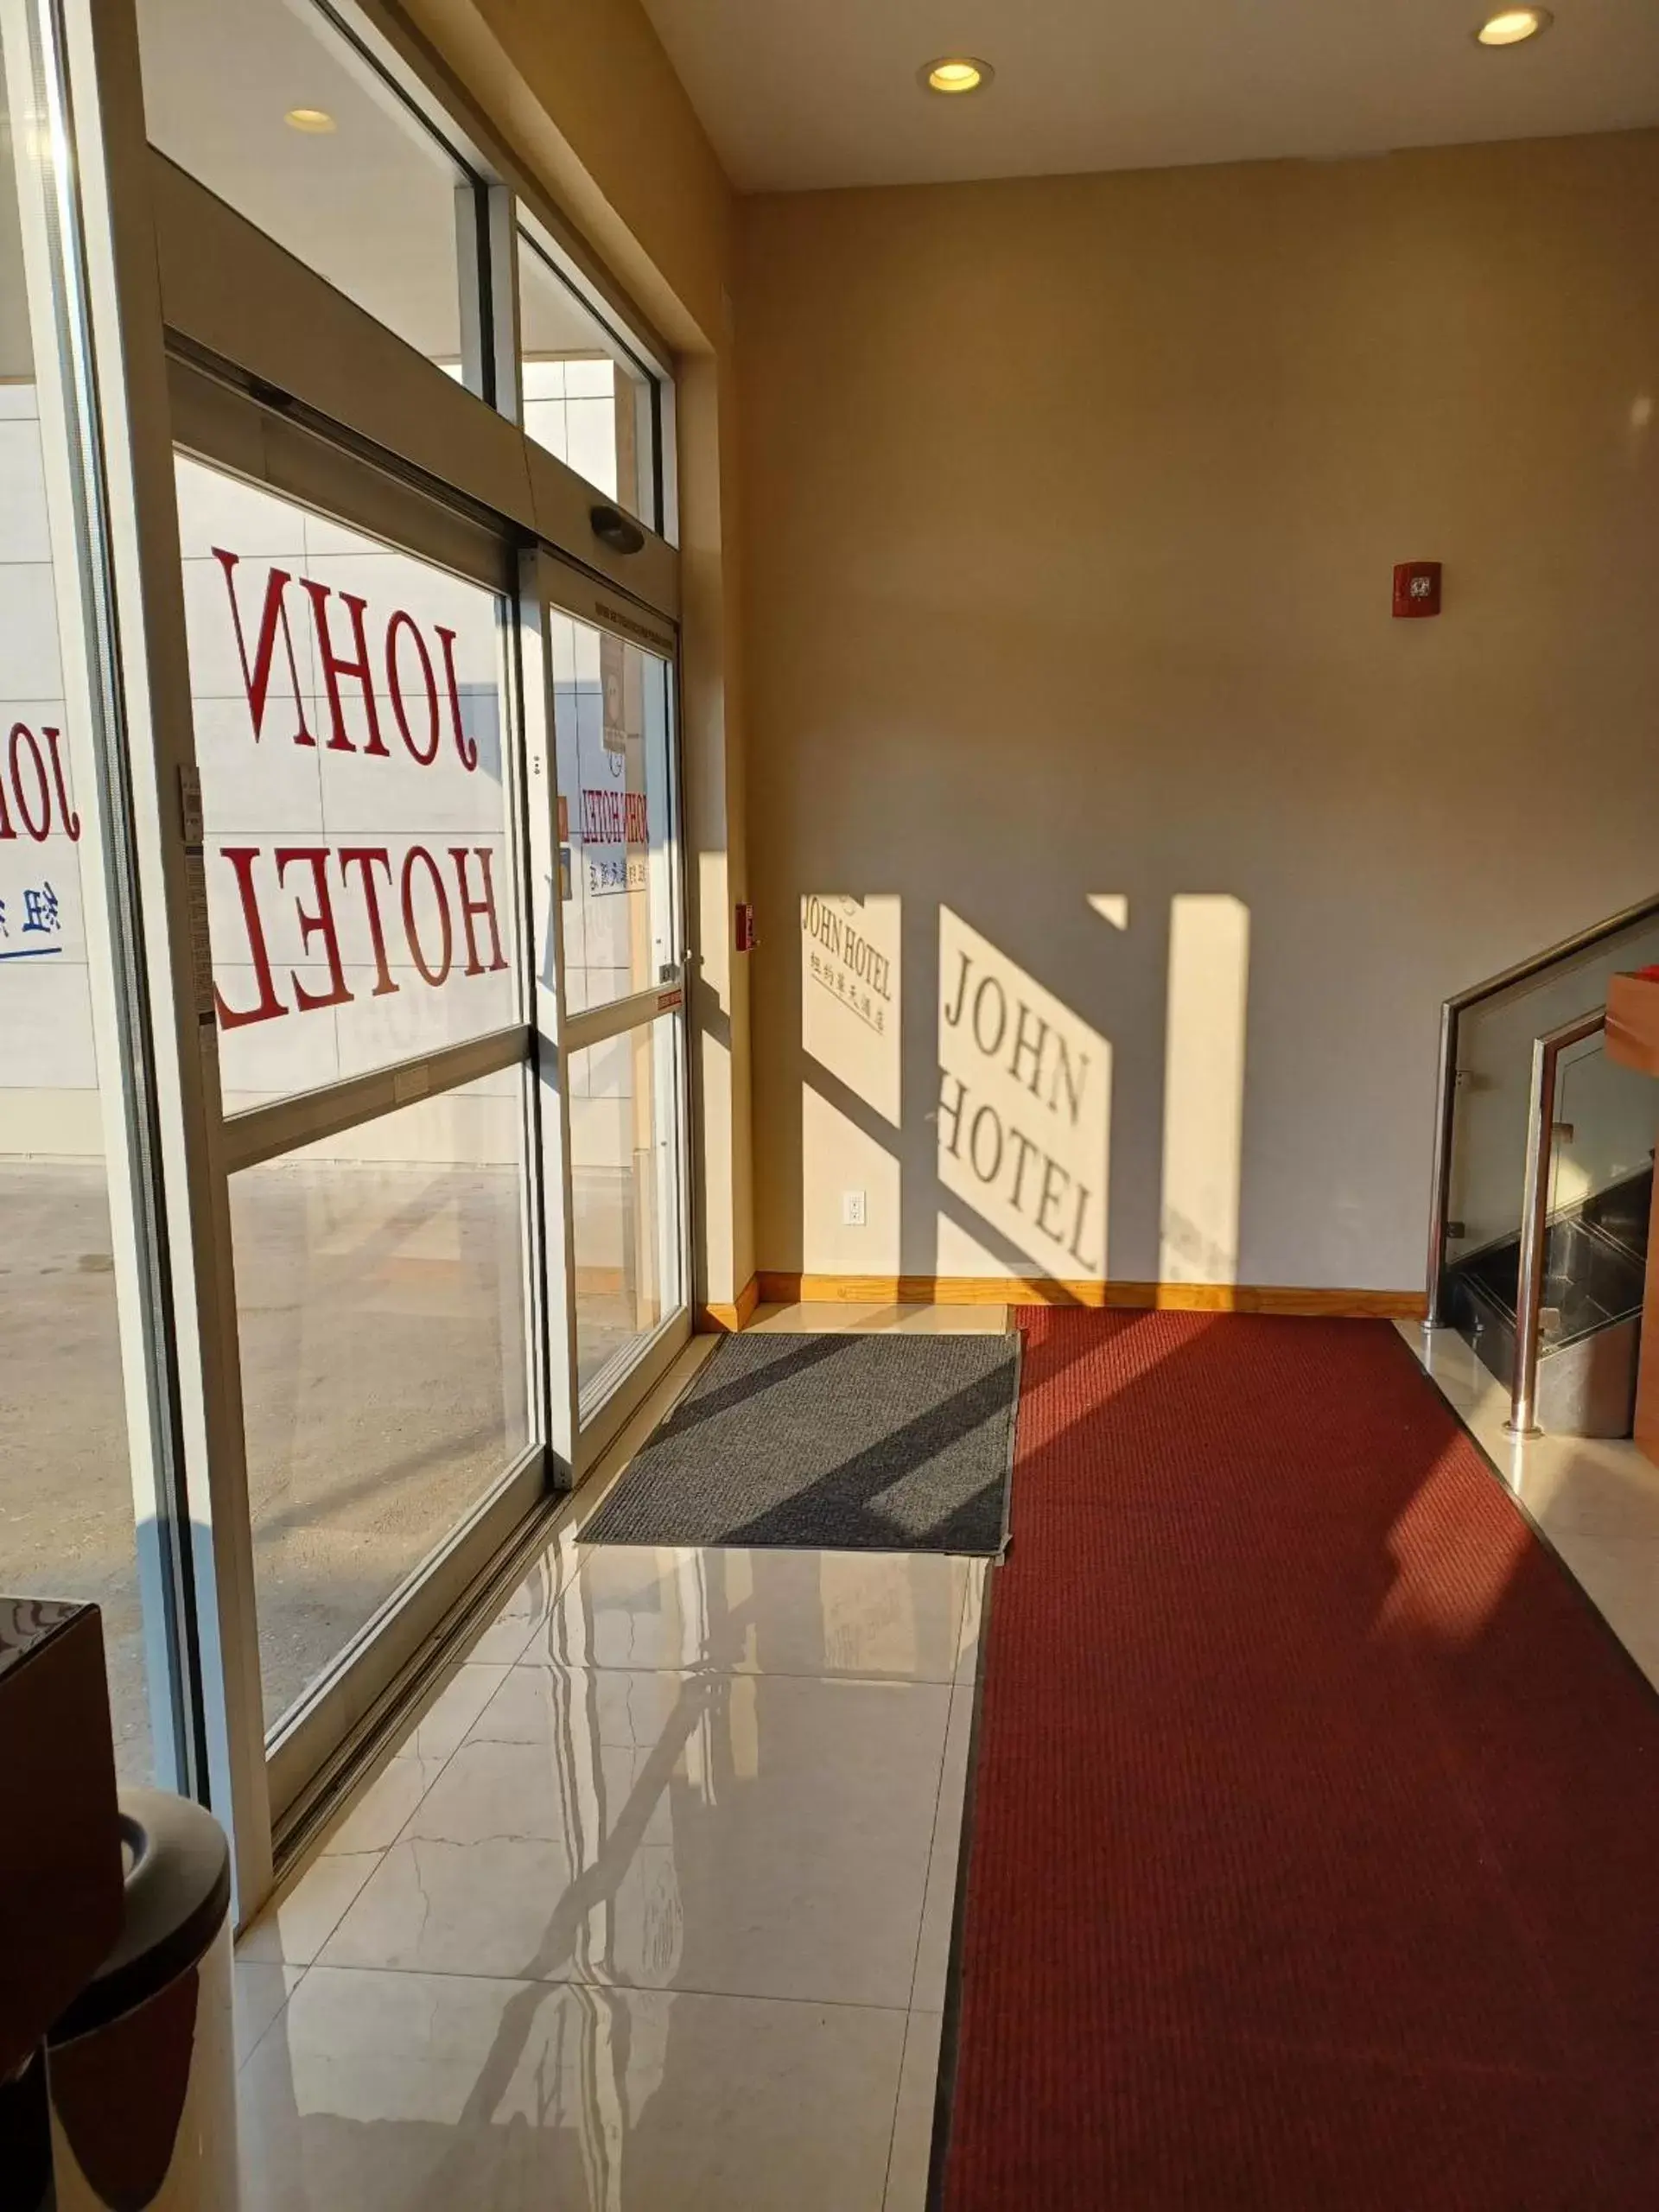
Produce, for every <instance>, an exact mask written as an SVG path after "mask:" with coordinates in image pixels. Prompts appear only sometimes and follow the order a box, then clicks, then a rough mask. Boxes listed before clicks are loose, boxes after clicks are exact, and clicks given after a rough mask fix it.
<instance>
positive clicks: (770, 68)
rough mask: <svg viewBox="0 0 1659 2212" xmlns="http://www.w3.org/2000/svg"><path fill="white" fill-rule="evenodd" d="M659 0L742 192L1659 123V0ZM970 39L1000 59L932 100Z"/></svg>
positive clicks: (672, 51)
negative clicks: (931, 83)
mask: <svg viewBox="0 0 1659 2212" xmlns="http://www.w3.org/2000/svg"><path fill="white" fill-rule="evenodd" d="M1501 4H1507V0H1488V4H1483V0H830V3H829V4H828V5H826V4H825V0H645V8H646V10H647V12H648V13H649V15H650V16H651V18H652V22H654V23H655V24H656V26H657V29H658V35H659V36H660V37H661V39H662V41H663V44H664V46H665V47H666V48H667V49H668V54H669V57H670V59H671V60H672V62H673V64H674V67H675V68H676V69H677V72H678V73H679V75H680V78H681V79H682V81H683V84H684V86H685V87H686V89H687V91H688V92H690V95H691V99H692V101H693V103H694V104H695V105H696V110H697V112H698V114H699V115H700V116H701V117H702V122H703V124H704V126H705V128H706V129H707V130H708V131H709V136H710V137H711V138H712V139H713V141H714V143H715V148H716V149H717V151H718V152H719V154H720V156H721V160H722V161H723V162H724V163H725V165H726V168H727V172H728V175H730V177H731V179H732V181H733V182H734V184H735V185H736V186H737V187H738V188H739V189H740V190H742V191H750V192H759V191H800V190H806V189H810V188H817V187H822V186H829V185H852V184H901V183H919V182H925V181H945V180H956V179H962V178H965V177H992V176H1036V175H1058V174H1063V173H1065V172H1068V171H1075V170H1088V169H1112V168H1164V167H1168V166H1173V165H1177V164H1180V163H1185V162H1236V161H1262V160H1270V159H1274V158H1281V157H1285V156H1300V157H1304V158H1313V159H1330V158H1336V157H1341V156H1353V155H1361V154H1376V153H1383V152H1386V151H1388V150H1389V149H1390V148H1393V147H1398V146H1431V145H1447V144H1454V143H1461V142H1465V141H1469V140H1476V139H1492V138H1529V137H1551V136H1554V135H1557V134H1560V133H1563V132H1569V131H1579V130H1628V129H1630V128H1632V127H1634V126H1636V125H1638V124H1655V123H1659V0H1554V9H1555V18H1556V20H1555V24H1554V29H1551V30H1549V31H1548V32H1546V33H1545V34H1544V35H1542V36H1541V37H1540V38H1537V39H1534V40H1532V41H1529V43H1528V44H1526V45H1525V46H1520V47H1512V48H1504V49H1500V50H1492V51H1488V50H1487V49H1484V48H1480V47H1478V46H1477V45H1476V43H1475V41H1474V37H1473V32H1474V29H1475V28H1476V26H1477V24H1478V22H1480V21H1481V19H1482V17H1483V16H1485V15H1487V14H1489V13H1491V12H1492V10H1494V9H1496V8H1497V6H1499V5H1501ZM940 54H973V55H976V56H979V57H980V58H982V59H983V60H988V61H989V62H991V63H992V64H993V66H994V67H995V71H996V78H995V83H993V84H992V85H990V86H988V88H987V89H986V90H984V91H983V92H976V93H974V94H971V95H970V96H969V97H968V98H965V99H940V98H939V97H938V95H937V94H927V93H925V92H923V91H922V90H921V88H920V86H918V83H917V79H916V72H917V70H918V67H919V66H920V65H921V64H922V63H923V62H925V61H928V60H932V59H934V58H935V57H936V56H938V55H940Z"/></svg>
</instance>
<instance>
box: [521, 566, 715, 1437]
mask: <svg viewBox="0 0 1659 2212" xmlns="http://www.w3.org/2000/svg"><path fill="white" fill-rule="evenodd" d="M538 589H539V592H540V594H541V596H542V600H543V616H542V619H543V623H544V635H545V639H546V661H547V667H548V672H549V674H550V679H551V686H552V694H553V726H554V737H555V745H554V751H555V767H556V776H555V781H556V791H554V792H553V793H551V794H550V798H549V801H548V804H550V805H551V806H552V807H553V808H554V810H556V825H557V835H556V851H555V850H554V849H552V848H551V847H550V852H549V866H548V868H547V869H546V871H545V882H546V885H547V896H546V898H545V900H544V906H543V913H542V914H541V915H540V917H539V918H538V919H539V923H540V926H541V929H542V931H543V943H544V946H545V953H544V957H543V973H544V976H545V975H547V974H549V973H555V974H556V982H555V983H554V985H553V988H552V990H551V992H550V997H551V998H552V999H553V1001H556V1014H555V1019H556V1051H557V1069H558V1077H559V1080H558V1086H557V1095H556V1111H557V1115H558V1117H559V1121H560V1124H561V1133H562V1139H563V1156H562V1159H561V1160H560V1162H559V1166H560V1169H561V1173H562V1176H563V1186H564V1193H565V1216H564V1223H565V1237H564V1243H565V1265H566V1282H565V1309H566V1319H567V1322H568V1332H567V1333H568V1347H567V1349H568V1353H569V1377H570V1381H569V1395H570V1435H571V1446H570V1459H571V1464H572V1469H573V1473H574V1476H575V1478H576V1479H578V1480H580V1478H581V1477H582V1474H583V1473H584V1472H585V1471H587V1469H588V1466H589V1465H591V1464H592V1462H593V1459H594V1457H595V1456H596V1454H597V1452H599V1451H601V1450H602V1449H603V1447H604V1445H605V1444H606V1443H607V1441H608V1440H609V1439H610V1437H611V1436H612V1435H613V1434H614V1433H615V1431H616V1429H617V1428H618V1427H620V1425H621V1423H622V1421H625V1420H626V1417H627V1415H628V1414H629V1413H630V1412H631V1411H632V1408H634V1406H635V1405H637V1404H638V1402H639V1399H640V1397H641V1396H643V1395H644V1394H645V1391H646V1390H648V1389H650V1388H651V1387H652V1383H654V1382H655V1381H656V1380H657V1378H658V1376H660V1374H661V1373H662V1372H663V1370H664V1367H665V1366H666V1365H667V1363H668V1362H669V1361H670V1360H671V1358H672V1357H673V1356H674V1354H675V1352H676V1351H678V1350H679V1348H680V1347H681V1346H682V1345H683V1343H684V1342H685V1340H686V1338H687V1337H688V1336H689V1334H690V1304H689V1292H688V1277H689V1267H688V1250H689V1217H688V1205H689V1193H688V1178H687V1173H686V1057H685V1008H684V988H683V986H684V976H685V940H684V901H683V885H682V880H681V865H680V822H679V783H678V775H677V749H676V743H675V729H674V663H673V646H674V633H673V631H672V629H671V627H670V626H668V625H666V624H665V623H663V622H662V621H660V620H658V619H657V618H652V617H648V616H646V615H645V612H644V610H635V611H625V610H622V609H620V608H619V607H617V606H616V605H615V601H614V600H613V598H612V597H609V596H607V595H601V594H596V593H595V592H594V589H593V588H592V587H591V586H589V585H588V584H587V583H586V582H585V581H584V580H582V579H581V578H579V577H578V576H577V575H575V572H574V571H572V570H570V569H566V568H565V567H564V566H563V563H559V562H556V561H554V560H551V559H550V558H543V560H542V562H541V563H540V564H539V578H538ZM623 624H626V633H625V632H624V630H623V628H622V627H621V625H623ZM555 893H556V895H554V894H555Z"/></svg>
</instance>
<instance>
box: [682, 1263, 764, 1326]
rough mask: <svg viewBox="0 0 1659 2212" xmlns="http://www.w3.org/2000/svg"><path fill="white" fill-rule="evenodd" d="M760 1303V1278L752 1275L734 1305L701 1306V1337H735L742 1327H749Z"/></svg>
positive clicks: (699, 1324) (699, 1320) (699, 1313)
mask: <svg viewBox="0 0 1659 2212" xmlns="http://www.w3.org/2000/svg"><path fill="white" fill-rule="evenodd" d="M759 1304H760V1276H759V1275H751V1276H750V1277H749V1279H748V1281H747V1282H746V1283H745V1284H744V1286H743V1287H742V1289H741V1291H739V1293H738V1294H737V1302H736V1303H735V1305H732V1306H698V1308H697V1320H696V1329H697V1334H698V1335H699V1336H700V1337H715V1336H727V1337H734V1336H735V1335H736V1334H737V1332H738V1331H739V1330H740V1329H747V1327H748V1325H749V1324H750V1322H751V1321H752V1320H753V1319H754V1309H755V1307H756V1306H758V1305H759Z"/></svg>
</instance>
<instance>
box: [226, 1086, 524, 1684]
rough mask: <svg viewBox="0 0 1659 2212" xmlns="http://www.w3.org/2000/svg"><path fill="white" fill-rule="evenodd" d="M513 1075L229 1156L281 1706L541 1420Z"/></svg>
mask: <svg viewBox="0 0 1659 2212" xmlns="http://www.w3.org/2000/svg"><path fill="white" fill-rule="evenodd" d="M524 1127H525V1111H524V1071H523V1070H522V1069H518V1068H512V1069H509V1070H507V1071H505V1072H504V1073H502V1074H499V1075H494V1076H489V1077H485V1078H484V1079H483V1080H482V1081H480V1082H478V1083H474V1084H467V1085H466V1086H465V1087H464V1088H463V1089H461V1090H452V1091H448V1092H446V1093H445V1094H444V1095H443V1096H440V1097H436V1098H429V1099H423V1101H422V1102H421V1103H419V1104H418V1105H415V1106H410V1107H405V1108H404V1109H402V1110H400V1111H399V1112H397V1113H395V1114H388V1115H384V1116H381V1117H380V1118H379V1119H378V1120H376V1121H372V1122H365V1123H364V1124H363V1125H362V1126H361V1127H359V1128H354V1129H352V1130H350V1131H348V1132H347V1133H346V1135H343V1136H335V1137H330V1138H328V1139H327V1140H325V1141H322V1142H320V1143H316V1144H312V1145H308V1146H307V1147H305V1148H304V1149H303V1150H302V1151H297V1152H294V1153H290V1154H286V1155H285V1156H284V1157H283V1159H281V1160H271V1161H270V1162H268V1163H266V1164H265V1165H264V1166H259V1167H252V1168H248V1169H245V1171H244V1172H243V1173H240V1174H238V1175H236V1176H234V1177H232V1182H231V1211H232V1224H233V1235H234V1240H235V1255H236V1287H237V1319H238V1328H239V1331H240V1335H241V1346H242V1395H243V1402H244V1408H245V1421H246V1426H247V1442H248V1490H249V1498H250V1505H251V1514H252V1521H253V1554H254V1578H255V1583H256V1588H257V1610H258V1618H259V1658H260V1667H261V1672H262V1675H263V1678H264V1702H265V1718H266V1722H267V1725H268V1726H274V1725H275V1723H276V1722H277V1720H279V1719H281V1717H282V1715H283V1713H285V1712H286V1711H287V1710H288V1708H289V1707H290V1706H291V1705H292V1704H293V1703H294V1701H295V1700H296V1698H297V1697H298V1696H300V1694H302V1692H303V1691H304V1690H305V1689H306V1688H308V1685H309V1684H310V1683H311V1682H313V1681H315V1679H316V1678H317V1676H318V1675H321V1674H322V1673H324V1672H325V1671H326V1670H327V1669H328V1668H330V1667H331V1666H332V1665H333V1663H334V1661H335V1659H336V1658H337V1657H338V1656H339V1654H340V1651H341V1649H342V1648H343V1647H344V1646H345V1645H346V1643H347V1642H348V1641H349V1640H350V1639H351V1637H353V1636H354V1635H355V1634H356V1632H357V1631H358V1630H359V1629H360V1628H361V1627H362V1626H363V1625H364V1624H365V1622H366V1621H367V1620H368V1619H369V1618H370V1616H371V1615H372V1613H373V1612H374V1611H376V1609H377V1607H378V1606H379V1605H382V1604H383V1603H384V1602H385V1599H388V1598H389V1597H390V1596H391V1594H392V1592H394V1591H395V1590H396V1589H397V1586H399V1584H400V1583H402V1582H403V1581H404V1580H405V1579H406V1578H407V1577H408V1576H409V1575H410V1573H412V1572H413V1570H414V1569H415V1568H416V1567H418V1566H419V1565H420V1563H421V1561H422V1560H423V1559H424V1558H425V1557H426V1555H427V1554H428V1553H429V1552H430V1551H431V1550H432V1549H433V1548H434V1547H435V1545H437V1544H438V1543H440V1542H441V1541H442V1540H443V1538H444V1537H445V1536H446V1535H448V1533H449V1531H450V1530H451V1529H452V1528H453V1527H454V1525H455V1523H456V1522H457V1521H459V1520H460V1519H461V1517H462V1516H463V1515H464V1514H466V1513H467V1510H469V1509H470V1508H471V1507H472V1506H474V1504H476V1503H478V1501H479V1500H480V1498H481V1497H483V1496H484V1495H485V1494H486V1491H489V1490H490V1489H491V1488H492V1487H493V1484H495V1482H496V1481H497V1479H498V1478H499V1477H500V1476H501V1475H503V1474H504V1473H505V1472H506V1471H507V1470H508V1468H509V1467H510V1466H511V1465H512V1464H513V1463H514V1462H515V1461H516V1460H517V1459H518V1458H519V1457H520V1456H521V1455H522V1453H523V1452H524V1450H525V1448H526V1447H527V1446H528V1445H529V1443H530V1440H531V1392H530V1383H529V1369H528V1352H527V1335H526V1331H527V1320H528V1305H527V1300H526V1292H525V1285H526V1281H527V1253H526V1241H525V1226H524V1224H525V1203H526V1180H525V1147H524Z"/></svg>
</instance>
